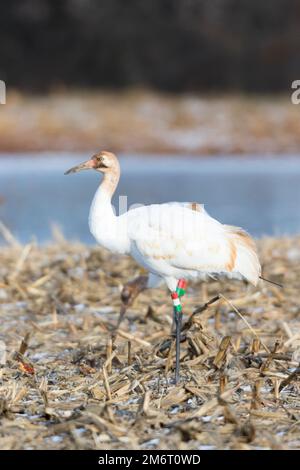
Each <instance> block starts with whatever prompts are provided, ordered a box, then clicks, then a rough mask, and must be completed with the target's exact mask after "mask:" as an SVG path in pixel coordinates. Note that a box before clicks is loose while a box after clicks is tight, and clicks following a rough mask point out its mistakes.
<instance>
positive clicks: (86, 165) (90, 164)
mask: <svg viewBox="0 0 300 470" xmlns="http://www.w3.org/2000/svg"><path fill="white" fill-rule="evenodd" d="M94 168H96V162H95V160H93V159H91V160H87V161H86V162H83V163H80V164H79V165H77V166H73V168H70V170H68V171H66V172H65V175H69V174H70V173H78V172H79V171H82V170H92V169H94Z"/></svg>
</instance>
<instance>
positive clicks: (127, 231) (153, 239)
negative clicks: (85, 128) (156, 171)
mask: <svg viewBox="0 0 300 470" xmlns="http://www.w3.org/2000/svg"><path fill="white" fill-rule="evenodd" d="M83 169H95V170H97V171H100V172H102V173H103V174H104V179H103V181H102V184H101V185H100V187H99V189H98V190H97V192H96V194H95V197H94V200H93V203H92V206H91V209H90V216H89V225H90V230H91V233H92V234H93V236H94V237H95V239H96V240H97V241H98V243H99V244H100V245H102V246H103V247H105V248H107V249H109V250H111V251H113V252H116V253H121V254H127V255H131V256H132V257H133V258H134V259H135V260H136V261H137V262H138V263H139V264H140V265H141V266H143V267H144V268H146V269H147V270H148V271H149V272H150V274H151V275H150V276H149V281H148V285H147V287H155V286H156V285H158V284H159V283H160V282H161V281H162V280H164V281H165V282H166V284H167V286H168V288H169V289H170V291H171V292H175V291H176V287H177V283H178V281H179V280H180V279H182V278H184V279H197V278H198V279H199V278H200V279H203V280H205V279H207V278H208V277H209V276H214V277H215V276H218V275H226V276H227V277H229V278H240V279H242V278H244V279H246V280H247V281H249V282H250V283H252V284H253V285H256V284H257V282H258V280H259V276H260V274H261V267H260V263H259V260H258V256H257V252H256V247H255V244H254V241H253V240H252V238H251V237H250V236H249V235H248V234H247V233H246V232H245V231H244V230H242V229H241V228H237V227H233V226H229V225H223V224H221V223H220V222H218V221H217V220H215V219H214V218H212V217H210V216H209V215H208V213H207V212H206V211H205V209H204V207H203V206H202V205H200V204H197V203H189V202H187V203H180V202H170V203H165V204H153V205H149V206H143V207H138V208H136V209H133V210H129V211H128V212H126V213H125V214H123V215H120V216H116V215H115V213H114V210H113V207H112V204H111V198H112V195H113V193H114V191H115V189H116V187H117V184H118V181H119V176H120V167H119V163H118V160H117V158H116V157H115V155H114V154H112V153H110V152H100V153H99V154H97V155H95V156H94V157H92V159H91V160H89V161H87V162H85V163H83V164H81V165H78V166H76V167H74V168H72V169H71V170H69V171H68V172H67V173H71V172H77V171H80V170H83Z"/></svg>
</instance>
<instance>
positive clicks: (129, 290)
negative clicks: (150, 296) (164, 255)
mask: <svg viewBox="0 0 300 470" xmlns="http://www.w3.org/2000/svg"><path fill="white" fill-rule="evenodd" d="M147 283H148V276H138V277H136V278H134V279H133V280H132V281H129V282H127V283H126V284H125V286H124V287H123V289H122V292H121V301H122V305H121V309H120V313H119V318H118V321H117V325H116V328H115V329H116V330H118V329H119V326H120V324H121V322H122V320H123V318H124V316H125V313H126V311H127V309H128V308H129V307H131V305H133V302H134V301H135V299H136V298H137V296H138V295H139V294H140V293H141V292H142V291H143V290H145V289H146V287H147Z"/></svg>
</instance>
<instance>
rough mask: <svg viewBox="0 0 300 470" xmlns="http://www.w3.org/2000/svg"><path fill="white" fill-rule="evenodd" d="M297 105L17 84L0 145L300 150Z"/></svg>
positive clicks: (285, 100)
mask: <svg viewBox="0 0 300 470" xmlns="http://www.w3.org/2000/svg"><path fill="white" fill-rule="evenodd" d="M299 110H300V108H299V106H297V105H293V104H292V103H291V101H290V97H289V96H288V95H286V96H281V97H275V96H274V97H272V96H270V97H264V98H258V97H246V96H242V95H241V96H237V95H236V96H218V95H217V96H204V95H181V96H176V95H166V94H158V93H152V92H146V91H127V92H107V93H105V92H94V93H91V92H89V93H88V92H79V91H78V92H61V93H60V92H56V93H53V94H50V95H47V96H40V97H38V96H28V95H22V94H20V93H17V92H14V93H10V94H8V97H7V104H6V105H2V106H1V107H0V151H19V152H24V151H40V150H66V151H75V150H79V151H96V150H98V149H105V148H106V149H112V150H113V151H118V152H127V153H134V152H136V153H173V154H174V153H179V154H196V155H205V154H222V155H224V154H241V153H248V154H251V153H253V154H259V155H264V154H278V153H281V154H282V153H283V154H291V153H299V148H300V119H299Z"/></svg>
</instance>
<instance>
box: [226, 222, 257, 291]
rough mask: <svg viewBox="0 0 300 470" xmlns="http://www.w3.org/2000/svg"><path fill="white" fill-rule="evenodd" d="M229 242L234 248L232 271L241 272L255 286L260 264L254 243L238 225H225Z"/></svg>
mask: <svg viewBox="0 0 300 470" xmlns="http://www.w3.org/2000/svg"><path fill="white" fill-rule="evenodd" d="M225 228H226V231H227V232H228V233H229V236H230V238H229V240H230V243H231V244H233V246H234V248H235V255H236V256H235V262H234V267H233V268H232V271H235V272H238V273H239V274H241V275H242V276H243V277H244V278H245V279H247V281H249V282H251V284H254V285H255V286H256V285H257V283H258V280H259V277H260V275H261V266H260V262H259V259H258V256H257V251H256V245H255V242H254V240H253V239H252V238H251V236H250V235H249V234H248V233H247V232H245V231H244V230H243V229H241V228H239V227H233V226H231V225H225Z"/></svg>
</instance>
